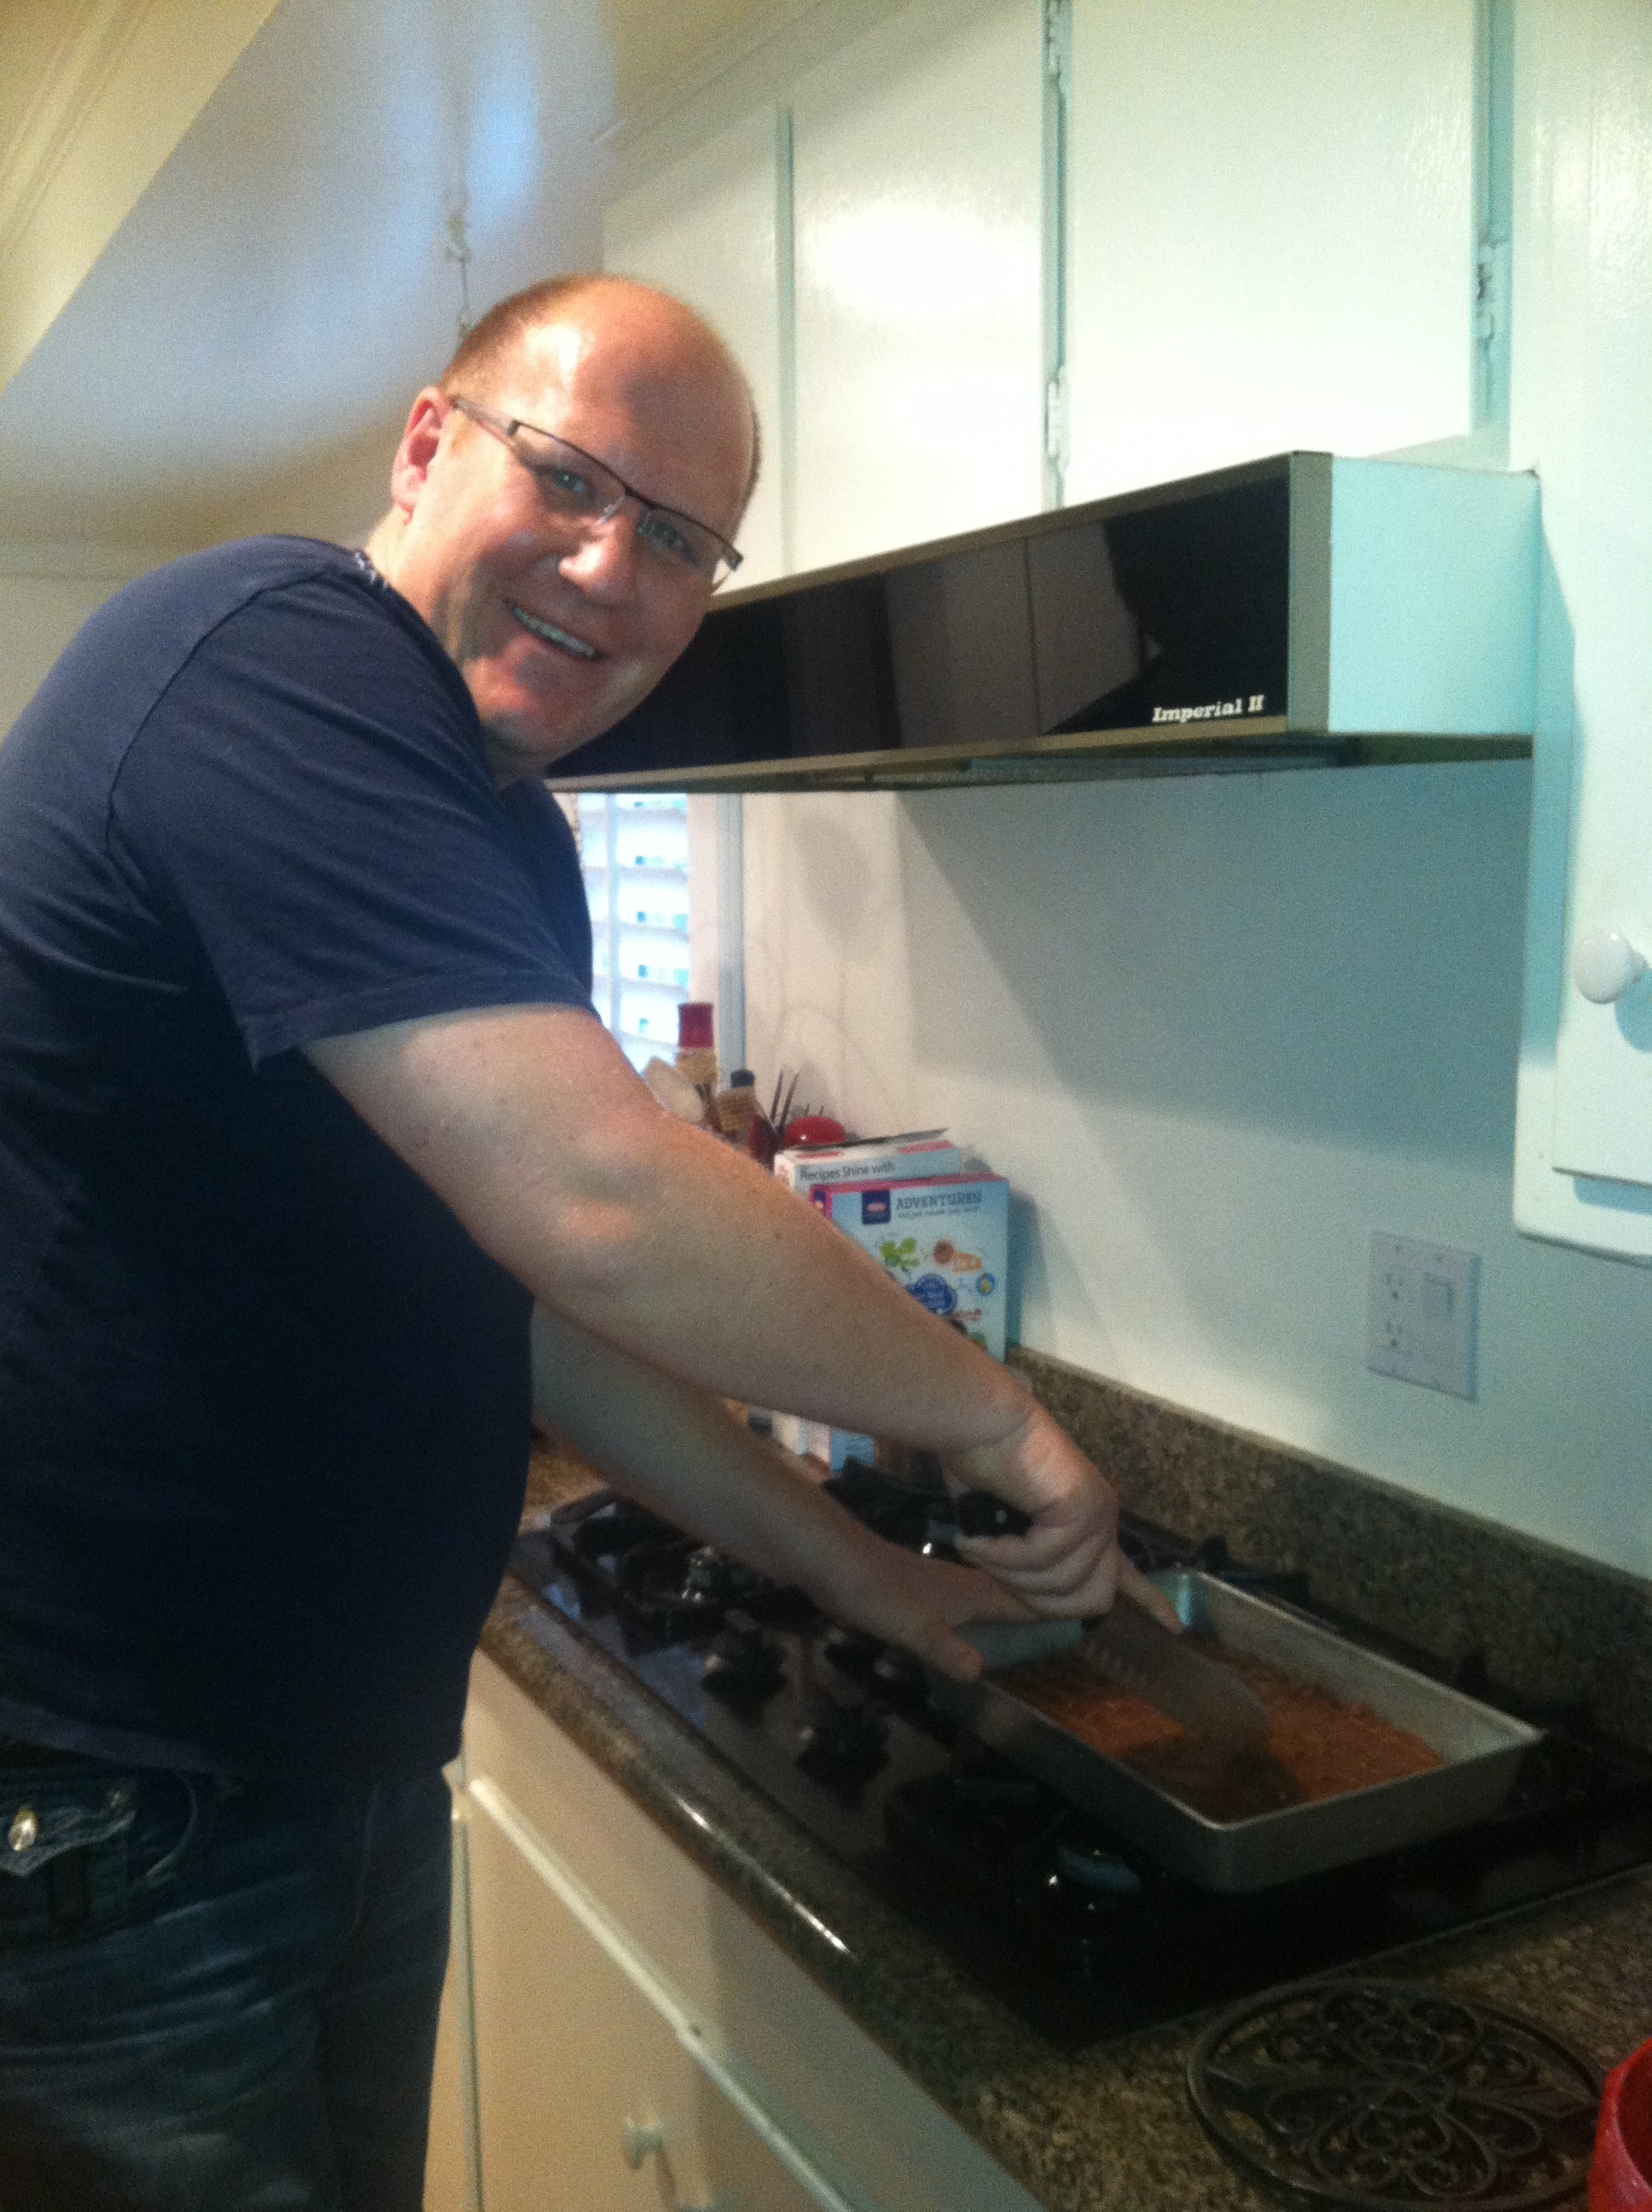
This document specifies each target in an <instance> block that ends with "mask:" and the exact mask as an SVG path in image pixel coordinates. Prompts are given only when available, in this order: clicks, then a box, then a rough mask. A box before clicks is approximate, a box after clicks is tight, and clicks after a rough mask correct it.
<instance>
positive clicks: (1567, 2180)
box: [1187, 1981, 1600, 2212]
mask: <svg viewBox="0 0 1652 2212" xmlns="http://www.w3.org/2000/svg"><path fill="white" fill-rule="evenodd" d="M1187 2092H1188V2095H1189V2096H1190V2098H1191V2099H1192V2100H1193V2110H1194V2112H1197V2114H1198V2115H1199V2118H1200V2120H1201V2121H1202V2122H1203V2123H1204V2125H1205V2127H1206V2130H1208V2132H1209V2133H1210V2135H1211V2136H1212V2138H1213V2139H1214V2141H1215V2142H1216V2144H1217V2146H1218V2148H1219V2149H1221V2150H1223V2151H1224V2152H1225V2153H1226V2154H1228V2156H1229V2157H1230V2158H1231V2159H1232V2160H1234V2161H1235V2163H1236V2165H1237V2166H1239V2167H1240V2169H1241V2170H1242V2172H1245V2173H1246V2174H1247V2175H1248V2176H1251V2177H1260V2179H1263V2180H1266V2181H1269V2182H1272V2183H1274V2184H1276V2185H1279V2186H1281V2187H1283V2188H1285V2189H1286V2190H1288V2191H1293V2192H1296V2193H1297V2194H1298V2195H1299V2196H1302V2197H1308V2198H1309V2199H1312V2200H1314V2201H1315V2202H1317V2203H1332V2204H1344V2205H1351V2206H1358V2207H1361V2208H1363V2212H1413V2208H1416V2207H1418V2206H1431V2207H1433V2208H1435V2212H1447V2208H1450V2207H1453V2206H1457V2205H1462V2206H1473V2208H1474V2212H1519V2209H1520V2208H1524V2207H1527V2206H1535V2205H1540V2204H1552V2203H1554V2202H1555V2200H1556V2199H1557V2198H1558V2197H1564V2196H1566V2195H1567V2194H1569V2193H1570V2192H1573V2191H1577V2192H1581V2191H1582V2186H1583V2183H1584V2179H1585V2176H1586V2175H1587V2173H1588V2164H1589V2158H1590V2154H1591V2152H1592V2150H1593V2148H1594V2119H1595V2111H1596V2108H1597V2106H1599V2104H1600V2075H1599V2074H1598V2073H1597V2072H1596V2070H1595V2069H1594V2067H1593V2066H1591V2065H1590V2063H1589V2062H1588V2059H1586V2058H1584V2057H1581V2056H1580V2055H1579V2053H1578V2052H1576V2051H1572V2050H1570V2049H1568V2047H1567V2046H1566V2045H1564V2043H1561V2042H1559V2041H1558V2039H1556V2038H1555V2037H1554V2036H1552V2035H1550V2034H1549V2033H1547V2032H1546V2030H1545V2029H1543V2028H1540V2027H1535V2026H1534V2024H1533V2023H1532V2022H1531V2021H1525V2020H1521V2019H1519V2018H1517V2017H1516V2016H1515V2015H1512V2014H1509V2013H1502V2012H1491V2011H1488V2010H1487V2009H1486V2008H1485V2007H1483V2006H1479V2005H1472V2004H1466V2003H1465V2002H1463V2001H1462V1999H1461V1998H1460V1997H1455V1996H1447V1995H1446V1994H1445V1993H1444V1991H1442V1990H1430V1989H1424V1988H1418V1987H1414V1986H1412V1985H1410V1984H1406V1983H1404V1982H1376V1981H1334V1982H1300V1983H1298V1984H1297V1985H1296V1986H1295V1987H1294V1988H1292V1989H1286V1990H1272V1991H1270V1992H1269V1994H1268V1995H1267V1996H1264V1997H1261V1998H1260V1999H1258V1998H1251V1999H1248V2000H1247V2002H1245V2003H1244V2004H1242V2005H1239V2006H1236V2008H1234V2009H1233V2010H1232V2011H1230V2012H1228V2013H1224V2015H1222V2017H1221V2018H1220V2019H1219V2020H1217V2021H1213V2022H1212V2025H1211V2026H1210V2027H1208V2028H1207V2029H1206V2031H1205V2033H1204V2034H1203V2035H1202V2036H1200V2039H1199V2042H1198V2045H1196V2047H1195V2049H1194V2051H1193V2056H1192V2057H1191V2058H1190V2059H1189V2060H1188V2062H1187Z"/></svg>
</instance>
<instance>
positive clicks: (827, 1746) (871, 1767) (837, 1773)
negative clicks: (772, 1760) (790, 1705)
mask: <svg viewBox="0 0 1652 2212" xmlns="http://www.w3.org/2000/svg"><path fill="white" fill-rule="evenodd" d="M813 1711H814V1718H813V1721H812V1722H811V1725H810V1726H809V1727H808V1728H806V1729H805V1730H804V1732H803V1747H802V1749H801V1750H800V1751H799V1753H798V1765H799V1766H800V1767H802V1768H803V1770H804V1771H805V1773H807V1774H812V1775H813V1776H814V1777H815V1778H817V1780H818V1781H822V1782H835V1783H840V1784H857V1783H861V1782H867V1781H870V1780H871V1778H872V1776H873V1775H874V1774H876V1773H877V1772H878V1769H879V1768H880V1767H882V1766H884V1765H887V1764H888V1763H889V1725H888V1723H887V1722H885V1720H884V1717H883V1715H882V1714H881V1713H879V1712H877V1711H874V1710H873V1709H872V1707H871V1706H869V1705H839V1704H838V1702H837V1700H836V1699H835V1698H824V1697H823V1698H820V1699H817V1700H816V1703H815V1705H814V1708H813Z"/></svg>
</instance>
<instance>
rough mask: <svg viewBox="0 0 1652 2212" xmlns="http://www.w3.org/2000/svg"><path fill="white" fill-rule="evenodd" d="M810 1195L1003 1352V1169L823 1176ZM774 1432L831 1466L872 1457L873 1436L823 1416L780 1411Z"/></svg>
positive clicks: (986, 1345) (980, 1339)
mask: <svg viewBox="0 0 1652 2212" xmlns="http://www.w3.org/2000/svg"><path fill="white" fill-rule="evenodd" d="M808 1198H809V1202H810V1204H811V1206H817V1207H818V1208H819V1209H820V1211H821V1212H822V1213H823V1214H824V1215H825V1216H826V1218H827V1219H828V1220H829V1221H830V1222H831V1223H832V1224H833V1225H835V1227H837V1228H839V1229H841V1230H842V1231H843V1232H844V1234H845V1235H846V1236H848V1237H853V1239H854V1241H855V1243H857V1244H859V1246H860V1247H861V1249H862V1250H863V1251H866V1252H869V1253H870V1254H871V1255H872V1258H873V1259H874V1260H876V1261H878V1265H879V1266H880V1267H882V1268H883V1270H884V1273H885V1274H887V1275H889V1276H890V1278H891V1279H893V1280H894V1281H896V1282H897V1283H899V1284H900V1285H901V1286H902V1289H903V1290H905V1291H909V1292H910V1293H911V1295H912V1296H913V1297H915V1298H916V1299H917V1300H918V1301H919V1303H920V1304H922V1305H926V1306H927V1307H928V1309H929V1310H930V1311H931V1313H932V1314H935V1315H936V1316H938V1317H939V1318H940V1319H941V1320H943V1321H944V1322H948V1323H950V1325H951V1327H952V1328H956V1329H957V1330H959V1331H960V1332H961V1333H962V1334H963V1335H965V1336H968V1337H969V1338H971V1339H972V1340H974V1342H975V1343H976V1344H979V1345H980V1346H981V1347H982V1349H983V1350H984V1351H987V1352H990V1353H991V1354H992V1356H993V1358H994V1359H1002V1358H1003V1357H1004V1347H1005V1307H1006V1304H1007V1282H1008V1276H1009V1260H1010V1186H1009V1185H1008V1183H1007V1182H1005V1180H1004V1178H1003V1176H994V1175H979V1174H968V1173H961V1174H957V1175H944V1176H918V1177H914V1178H912V1179H910V1180H906V1181H900V1182H835V1183H817V1184H816V1185H815V1187H814V1188H813V1189H811V1191H810V1192H809V1193H808ZM774 1434H775V1437H776V1438H777V1440H778V1441H779V1442H780V1443H783V1444H785V1445H786V1446H787V1449H790V1450H792V1451H794V1452H797V1453H799V1455H802V1456H804V1457H806V1458H812V1459H817V1460H821V1461H823V1462H825V1464H826V1465H827V1466H828V1467H829V1468H833V1469H834V1470H835V1469H836V1468H841V1467H842V1466H843V1465H844V1464H845V1462H847V1461H848V1460H851V1459H862V1460H865V1461H866V1462H868V1463H870V1462H871V1460H872V1451H873V1444H872V1438H871V1437H865V1436H859V1435H856V1434H855V1433H854V1432H853V1431H850V1430H845V1429H834V1428H830V1427H829V1426H828V1425H827V1424H826V1423H825V1422H824V1421H806V1420H804V1419H802V1418H801V1417H800V1416H798V1415H795V1414H779V1413H777V1414H776V1415H775V1418H774Z"/></svg>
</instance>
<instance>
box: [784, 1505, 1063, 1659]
mask: <svg viewBox="0 0 1652 2212" xmlns="http://www.w3.org/2000/svg"><path fill="white" fill-rule="evenodd" d="M805 1479H806V1478H805ZM859 1533H860V1534H865V1532H864V1531H861V1532H859ZM809 1594H810V1595H811V1597H812V1598H813V1599H814V1601H815V1602H816V1603H817V1605H818V1606H819V1607H820V1608H821V1610H822V1612H823V1613H826V1614H828V1615H829V1617H830V1618H831V1619H832V1620H836V1621H841V1623H842V1624H843V1626H845V1627H846V1628H859V1629H863V1630H864V1631H865V1632H866V1634H867V1635H869V1636H876V1637H878V1638H879V1639H880V1641H882V1642H884V1643H886V1644H900V1645H901V1646H902V1649H903V1650H907V1651H910V1652H913V1653H914V1655H915V1656H917V1657H918V1658H920V1659H922V1660H923V1661H925V1662H926V1663H927V1664H928V1665H930V1666H932V1667H933V1668H937V1669H938V1671H939V1672H940V1673H941V1674H951V1676H952V1677H953V1678H954V1680H957V1681H960V1682H972V1681H974V1680H975V1677H976V1676H977V1675H978V1674H980V1673H981V1654H980V1652H978V1651H977V1650H975V1646H974V1645H973V1644H966V1643H965V1641H964V1640H963V1637H961V1636H960V1635H959V1634H958V1633H957V1631H958V1630H959V1629H960V1628H961V1627H963V1626H965V1625H966V1624H967V1623H968V1622H969V1621H972V1620H1027V1619H1028V1618H1029V1610H1028V1607H1026V1606H1024V1605H1023V1603H1022V1602H1021V1601H1020V1599H1019V1598H1017V1596H1016V1595H1015V1594H1014V1592H1013V1591H1011V1589H1008V1588H1007V1587H1006V1586H1005V1583H1002V1582H1000V1581H999V1580H998V1579H997V1578H996V1577H994V1576H993V1575H990V1574H982V1573H981V1571H980V1569H979V1568H977V1567H960V1566H955V1565H952V1564H951V1561H949V1560H945V1559H924V1558H922V1557H921V1556H920V1554H919V1553H916V1552H906V1551H902V1549H901V1547H899V1546H898V1545H896V1544H891V1543H889V1542H887V1541H885V1540H884V1538H883V1537H881V1536H873V1537H872V1538H871V1539H870V1541H868V1542H866V1543H865V1544H861V1543H859V1541H857V1542H856V1545H855V1549H854V1553H853V1557H852V1558H851V1557H845V1558H843V1559H841V1560H834V1561H833V1563H832V1571H830V1572H829V1574H828V1575H826V1576H823V1577H821V1578H819V1579H818V1580H817V1581H815V1582H813V1583H811V1588H810V1592H809Z"/></svg>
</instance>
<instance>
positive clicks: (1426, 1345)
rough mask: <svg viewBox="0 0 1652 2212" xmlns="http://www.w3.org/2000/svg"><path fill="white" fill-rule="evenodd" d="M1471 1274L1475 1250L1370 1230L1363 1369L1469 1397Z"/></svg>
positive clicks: (1475, 1293)
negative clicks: (1367, 1313) (1369, 1261)
mask: <svg viewBox="0 0 1652 2212" xmlns="http://www.w3.org/2000/svg"><path fill="white" fill-rule="evenodd" d="M1479 1274H1480V1262H1479V1255H1478V1254H1477V1253H1474V1252H1459V1251H1457V1250H1455V1249H1453V1247H1451V1246H1450V1245H1448V1244H1424V1243H1418V1241H1417V1240H1416V1239H1415V1238H1413V1237H1389V1236H1387V1235H1385V1234H1384V1233H1383V1232H1382V1231H1380V1230H1374V1231H1372V1234H1371V1280H1370V1308H1369V1319H1368V1323H1367V1331H1366V1346H1365V1364H1366V1365H1367V1367H1369V1368H1370V1370H1372V1372H1373V1373H1374V1374H1377V1375H1392V1376H1394V1377H1395V1378H1396V1379H1397V1380H1398V1381H1400V1382H1401V1383H1422V1384H1423V1385H1424V1387H1425V1388H1426V1389H1430V1390H1446V1391H1449V1393H1450V1394H1451V1395H1452V1396H1453V1397H1455V1398H1472V1397H1473V1395H1474V1323H1475V1313H1476V1308H1477V1307H1478V1304H1479Z"/></svg>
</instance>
